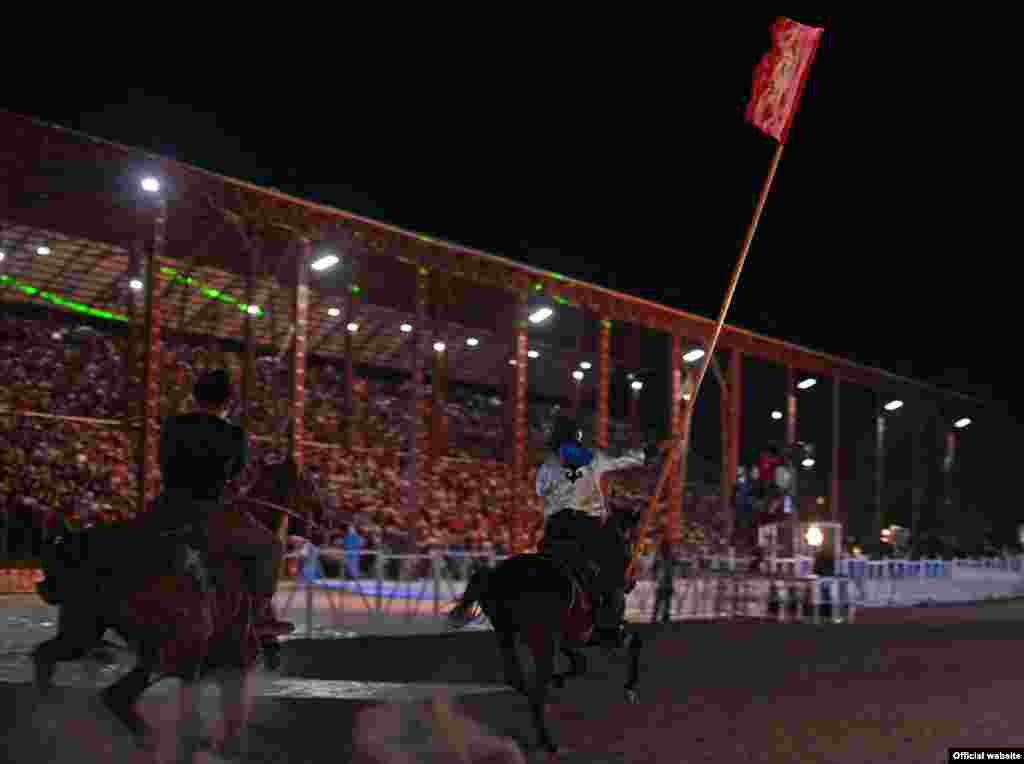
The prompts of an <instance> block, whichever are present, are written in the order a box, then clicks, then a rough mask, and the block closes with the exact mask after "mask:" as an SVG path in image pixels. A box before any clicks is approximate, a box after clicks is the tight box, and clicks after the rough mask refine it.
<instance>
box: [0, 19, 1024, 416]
mask: <svg viewBox="0 0 1024 764" xmlns="http://www.w3.org/2000/svg"><path fill="white" fill-rule="evenodd" d="M736 7H739V6H736ZM783 12H789V13H793V14H795V15H793V18H795V19H796V20H798V21H801V22H803V23H808V24H814V25H819V26H824V27H825V28H826V32H825V36H824V38H823V42H822V46H821V48H820V50H819V52H818V56H817V59H816V61H815V65H814V68H813V70H812V72H811V76H810V79H809V81H808V83H807V88H806V91H805V93H804V97H803V101H802V104H801V110H800V113H799V114H798V116H797V119H796V122H795V125H794V127H793V130H792V132H791V135H790V141H789V143H788V145H787V147H786V151H785V154H784V157H783V160H782V164H781V167H780V170H779V174H778V177H777V180H776V183H775V187H774V190H773V192H772V194H771V196H770V197H769V200H768V204H767V208H766V211H765V215H764V217H763V219H762V223H761V226H760V228H759V230H758V234H757V237H756V239H755V241H754V245H753V249H752V251H751V254H750V258H749V260H748V264H747V267H746V270H745V272H744V275H743V278H742V280H741V282H740V286H739V289H738V291H737V295H736V300H735V302H734V304H733V309H732V311H731V313H730V314H729V319H728V320H729V322H730V323H733V324H736V325H738V326H742V327H745V328H749V329H752V330H755V331H758V332H762V333H765V334H768V335H770V336H774V337H780V338H785V339H788V340H791V341H793V342H796V343H799V344H802V345H805V346H808V347H811V348H816V349H821V350H824V351H826V352H829V353H833V354H836V355H841V356H845V357H850V358H854V359H856V360H859V361H861V362H864V363H868V364H871V365H877V366H881V367H882V368H885V369H888V370H890V371H893V372H895V373H898V374H901V375H905V376H910V377H915V378H923V379H927V380H930V381H932V382H934V383H936V384H939V385H941V386H943V387H951V388H954V389H958V390H961V391H964V392H968V393H973V394H976V395H979V396H982V397H985V398H992V399H995V400H997V401H1004V402H1005V405H1006V406H1008V407H1009V411H1011V412H1014V413H1016V412H1019V410H1020V400H1019V396H1018V395H1017V392H1016V390H1017V384H1016V379H1015V375H1013V374H1011V372H1010V368H1009V367H1010V364H1011V363H1012V361H1011V360H1010V358H1012V357H1013V356H1014V355H1015V350H1016V348H1014V347H1013V345H1012V344H1011V345H1009V347H1008V348H1007V349H1006V350H1003V349H1002V348H1001V346H1000V345H1001V343H1002V342H1003V339H1004V336H1005V335H1006V334H1007V332H1006V330H1005V329H1004V327H1005V326H1006V325H1007V324H1009V323H1010V321H1011V320H1012V319H1011V318H1010V316H1009V311H1010V306H1011V305H1013V304H1014V300H1015V298H1016V297H1017V294H1016V292H1017V291H1018V290H1017V289H1016V284H1015V283H1014V279H1012V278H1010V276H1009V273H1010V272H1009V270H1008V267H1009V266H1010V265H1011V263H1012V262H1013V260H1014V259H1015V253H1016V250H1017V248H1018V247H1019V245H1018V244H1017V243H1016V241H1011V235H1012V234H1013V233H1014V232H1015V228H1016V226H1015V223H1016V221H1017V219H1018V217H1019V214H1020V213H1019V211H1018V210H1017V209H1016V203H1017V198H1016V197H1017V195H1016V194H1015V193H1014V190H1015V188H1016V187H1017V186H1018V185H1019V165H1020V161H1019V155H1018V152H1016V149H1017V147H1018V146H1019V138H1018V136H1017V133H1018V132H1019V129H1020V127H1019V119H1017V118H1012V119H1011V116H1010V114H1011V110H1012V108H1013V104H1015V103H1016V101H1017V100H1018V99H1017V98H1016V97H1015V95H1013V94H1014V93H1016V92H1017V90H1018V89H1019V83H1018V82H1017V81H1016V78H1015V75H1013V74H1012V72H1015V71H1019V62H1017V61H1015V60H1013V59H1011V57H1010V56H1011V54H1010V51H1011V50H1012V48H1011V47H1009V46H1008V45H1007V40H1005V39H1003V36H1005V35H1008V34H1009V32H1006V33H1003V32H1002V31H1001V30H1000V24H999V21H998V20H997V19H983V18H970V17H966V16H964V15H962V14H957V15H952V14H951V15H948V16H935V15H931V16H918V17H910V16H908V17H905V18H901V17H891V16H886V17H884V18H883V17H877V16H873V15H870V14H869V13H867V12H864V13H861V14H860V15H859V16H857V17H856V18H846V17H842V18H840V17H824V16H820V15H819V16H813V15H799V14H796V12H795V11H792V10H789V9H784V10H783ZM588 13H590V11H588ZM774 15H775V14H774V13H764V14H762V13H751V12H745V11H744V12H741V11H738V10H737V11H734V12H733V13H731V14H726V15H722V16H718V17H715V16H711V15H707V16H701V15H693V14H687V15H686V16H678V17H677V16H675V15H668V14H666V15H665V16H664V17H657V16H651V15H645V16H642V17H641V16H630V17H628V18H624V17H621V16H612V15H607V16H598V15H590V16H587V17H586V18H583V17H577V18H569V19H554V18H549V17H542V16H538V17H536V18H530V19H527V18H519V19H511V20H510V19H503V18H500V17H495V18H494V19H490V18H484V17H481V18H474V19H463V23H464V24H469V25H478V26H477V27H476V28H474V27H473V26H466V27H465V28H462V27H460V28H459V29H458V30H457V31H456V30H455V28H453V30H452V32H451V33H450V36H448V35H446V36H444V37H443V38H442V37H437V36H432V35H429V34H426V33H424V34H423V35H422V37H420V38H417V39H413V40H408V39H407V35H404V34H401V33H397V32H396V33H391V32H386V31H385V29H384V28H380V29H376V30H374V31H372V33H371V32H369V31H368V30H366V34H363V31H361V30H360V29H359V28H358V26H357V27H356V28H354V29H350V28H346V29H339V30H334V31H331V32H330V33H329V34H328V36H327V37H326V39H325V40H324V41H323V42H321V41H319V40H314V39H312V38H310V39H306V38H302V39H300V38H293V39H294V42H292V43H284V42H282V43H276V42H275V43H274V44H270V43H268V42H266V41H265V40H259V39H253V38H249V37H247V36H246V35H244V34H243V35H240V36H239V39H238V40H237V41H233V42H230V43H224V44H225V45H226V46H228V47H226V48H224V49H222V50H221V49H218V50H217V52H216V53H214V54H211V57H210V59H209V61H205V60H204V59H203V60H201V58H202V57H201V56H200V55H199V54H198V53H193V52H192V51H188V50H182V49H181V48H180V47H179V48H177V49H176V52H175V53H174V54H173V56H172V55H171V54H170V53H169V52H168V53H166V54H161V53H159V51H156V52H154V53H153V55H151V56H150V59H151V60H150V61H149V62H146V61H145V57H138V56H136V55H135V53H132V51H130V50H126V53H125V60H126V61H127V62H134V63H132V65H131V66H128V67H127V68H137V69H138V70H139V71H136V72H134V74H136V75H144V76H145V78H146V79H147V80H148V81H150V82H151V84H149V85H147V87H146V88H145V89H139V88H134V89H126V88H123V87H118V86H116V85H115V84H113V82H112V81H111V79H110V77H109V72H110V71H112V70H111V69H106V70H104V71H105V72H106V74H105V75H104V76H103V77H94V76H92V75H91V74H86V73H84V70H83V73H82V74H81V75H79V76H78V77H77V79H76V76H75V75H73V74H68V73H67V72H63V73H62V78H61V81H60V82H59V83H57V82H54V83H51V84H50V85H48V86H47V87H39V86H38V83H37V82H34V81H31V80H29V81H24V82H23V83H22V85H21V86H20V87H18V86H15V87H14V88H9V87H8V86H7V84H6V83H5V92H4V101H5V103H4V105H5V106H6V107H7V108H10V109H12V110H14V111H17V112H21V113H26V114H31V115H33V116H38V117H40V118H43V119H46V120H49V121H53V122H57V123H59V124H63V125H66V126H68V127H72V128H75V129H79V130H82V131H85V132H88V133H91V134H95V135H99V136H103V137H106V138H110V139H113V140H116V141H119V142H122V143H126V144H129V145H133V146H139V147H142V148H146V149H149V150H152V151H155V152H157V153H160V154H163V155H167V156H171V157H174V158H176V159H180V160H183V161H186V162H189V163H193V164H196V165H199V166H201V167H204V168H207V169H211V170H215V171H218V172H221V173H224V174H226V175H230V176H234V177H238V178H243V179H246V180H250V181H253V182H256V183H259V184H263V185H268V186H273V187H276V188H279V189H281V190H283V191H286V192H289V193H293V194H296V195H299V196H302V197H305V198H309V199H313V200H316V201H322V202H325V203H329V204H332V205H336V206H338V207H341V208H343V209H347V210H350V211H353V212H358V213H361V214H364V215H368V216H371V217H374V218H377V219H381V220H385V221H388V222H392V223H396V224H399V225H402V226H406V227H409V228H412V229H414V230H417V231H421V232H424V233H429V234H433V235H436V236H440V237H442V238H446V239H449V240H452V241H457V242H461V243H464V244H468V245H472V246H476V247H479V248H481V249H484V250H487V251H491V252H494V253H496V254H501V255H505V256H508V257H512V258H515V259H519V260H522V261H525V262H528V263H530V264H532V265H536V266H539V267H542V268H547V269H551V270H555V271H558V272H561V273H564V274H566V275H570V276H575V277H579V278H582V279H586V280H589V281H593V282H596V283H598V284H602V285H606V286H609V287H612V288H614V289H618V290H621V291H624V292H627V293H631V294H635V295H638V296H641V297H645V298H649V299H653V300H656V301H659V302H663V303H666V304H668V305H671V306H674V307H678V308H682V309H684V310H688V311H691V312H695V313H698V314H702V315H705V316H711V317H713V316H715V315H716V314H717V312H718V309H719V306H720V303H721V300H722V297H723V295H724V292H725V288H726V285H727V283H728V278H729V276H730V274H731V272H732V269H733V267H734V264H735V261H736V258H737V255H738V252H739V246H740V242H741V240H742V238H743V235H744V232H745V228H746V226H747V224H748V223H749V220H750V218H751V215H752V212H753V208H754V204H755V201H756V196H757V192H758V189H759V187H760V184H761V182H762V180H763V178H764V176H765V174H766V172H767V170H768V166H769V163H770V160H771V156H772V152H773V150H774V142H773V141H772V139H770V138H768V137H767V136H765V135H763V134H761V133H760V132H759V131H758V130H756V129H755V128H753V127H751V126H750V125H748V124H746V123H745V121H744V118H743V113H744V108H745V105H746V102H747V99H748V98H749V94H750V82H751V72H752V69H753V67H754V65H755V64H756V63H757V61H758V60H759V59H760V57H761V56H762V55H763V53H764V51H765V50H766V49H767V46H768V43H769V36H768V30H769V26H770V24H771V21H772V19H773V18H774ZM210 35H212V32H211V33H209V35H202V36H201V37H202V38H203V39H202V40H200V41H199V43H197V44H198V45H202V44H203V43H206V42H207V41H209V42H210V43H213V42H215V40H214V39H213V37H211V36H210ZM282 36H283V34H282ZM179 42H180V41H179ZM218 44H219V42H218ZM129 47H130V46H129ZM170 58H173V59H174V60H173V61H172V60H167V59H170ZM83 66H85V64H83ZM120 68H122V69H124V68H126V67H125V66H124V65H122V66H121V67H120ZM190 69H191V70H192V71H193V72H194V75H193V76H186V74H185V72H186V71H188V70H190ZM164 71H166V72H167V73H173V74H174V76H173V77H168V78H167V79H162V78H161V77H160V76H159V75H160V74H163V73H164ZM169 83H177V84H169ZM12 84H13V83H12ZM1011 131H1012V135H1011ZM1011 205H1012V207H1011ZM1014 238H1016V237H1014ZM998 408H999V409H1001V410H1003V411H1006V409H1003V408H1002V405H1000V406H999V407H998ZM822 413H824V412H822Z"/></svg>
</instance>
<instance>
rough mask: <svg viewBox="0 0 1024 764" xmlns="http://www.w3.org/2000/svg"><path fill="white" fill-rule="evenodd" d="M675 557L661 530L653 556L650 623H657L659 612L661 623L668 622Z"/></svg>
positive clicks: (673, 582) (672, 593) (673, 591)
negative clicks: (652, 601)
mask: <svg viewBox="0 0 1024 764" xmlns="http://www.w3.org/2000/svg"><path fill="white" fill-rule="evenodd" d="M675 569H676V558H675V554H674V552H673V551H672V544H671V543H670V542H669V540H668V536H667V535H665V533H664V532H662V536H661V543H660V544H659V545H658V551H657V553H656V554H655V557H654V579H655V587H654V611H653V612H652V613H651V623H657V621H658V620H659V614H660V616H661V622H662V623H668V621H669V616H670V614H671V610H672V596H673V595H674V594H675Z"/></svg>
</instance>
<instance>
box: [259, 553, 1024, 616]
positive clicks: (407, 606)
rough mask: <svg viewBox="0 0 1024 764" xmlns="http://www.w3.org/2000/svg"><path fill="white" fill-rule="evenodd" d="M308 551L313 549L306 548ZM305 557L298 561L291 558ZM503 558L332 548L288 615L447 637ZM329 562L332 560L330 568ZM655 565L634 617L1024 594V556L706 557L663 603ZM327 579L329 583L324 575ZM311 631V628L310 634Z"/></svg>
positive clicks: (287, 589)
mask: <svg viewBox="0 0 1024 764" xmlns="http://www.w3.org/2000/svg"><path fill="white" fill-rule="evenodd" d="M307 551H308V549H307ZM292 556H299V555H292ZM502 559H505V558H504V557H497V556H495V555H493V554H492V555H485V554H474V553H437V552H435V553H433V554H378V553H376V552H357V553H351V552H345V551H342V550H341V549H338V548H324V549H322V550H317V553H316V554H315V555H314V556H312V557H308V558H300V568H299V572H298V574H297V575H296V576H295V578H294V580H293V582H291V583H290V584H287V585H285V586H283V587H282V590H281V592H279V594H278V599H277V600H276V604H277V606H278V609H279V611H280V613H281V615H282V616H283V617H285V618H289V619H291V620H293V621H294V622H296V623H297V624H299V625H300V631H301V632H303V633H305V634H307V635H314V634H317V633H321V634H325V635H330V634H338V633H346V634H351V633H413V632H423V631H431V630H439V629H440V628H441V627H442V622H443V616H444V614H445V613H447V611H448V610H449V609H450V608H451V607H452V605H453V604H454V603H455V601H456V600H457V599H458V598H459V597H460V596H461V595H462V593H463V592H464V591H465V587H466V582H467V580H468V578H469V576H470V575H471V574H472V572H473V571H474V570H475V569H476V568H477V567H480V566H487V567H493V566H494V565H496V564H497V563H498V562H499V561H501V560H502ZM324 561H330V563H331V564H330V566H329V568H330V569H329V570H325V569H324ZM653 562H654V561H653V559H652V558H650V557H646V558H641V563H642V565H641V576H640V580H639V582H638V584H637V586H636V588H635V589H634V590H633V591H632V592H631V593H630V594H629V596H628V597H627V610H626V613H627V619H628V620H631V621H641V620H642V621H646V620H650V619H652V616H653V614H654V609H655V605H656V604H660V605H661V610H662V612H660V613H659V615H660V616H664V612H663V611H664V609H665V607H666V606H667V609H668V618H670V619H672V620H681V619H713V618H715V619H722V618H755V619H770V620H778V621H802V622H811V623H818V622H849V621H852V620H853V619H854V618H855V614H856V609H857V608H858V607H877V606H887V605H912V604H919V603H924V602H933V603H942V602H972V601H978V600H986V599H993V598H1000V597H1012V596H1021V595H1024V575H1022V565H1021V559H1020V558H1006V559H995V560H863V559H855V558H851V559H843V560H840V562H839V564H838V566H837V567H838V573H839V575H838V576H829V577H825V576H821V577H819V576H814V575H813V574H812V572H811V571H812V569H813V560H812V559H810V558H795V559H766V560H763V561H762V564H761V567H760V570H758V571H752V570H751V569H750V568H751V561H750V560H748V559H743V558H737V557H735V556H729V557H724V556H723V557H704V558H694V559H683V560H679V561H677V563H676V565H675V566H674V571H673V576H672V588H671V590H668V589H665V588H664V587H663V590H662V593H661V598H662V602H661V603H659V602H658V599H659V592H658V585H657V582H656V581H655V580H654V572H655V571H654V565H653ZM325 574H326V575H325ZM302 627H304V628H302Z"/></svg>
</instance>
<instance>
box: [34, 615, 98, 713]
mask: <svg viewBox="0 0 1024 764" xmlns="http://www.w3.org/2000/svg"><path fill="white" fill-rule="evenodd" d="M104 631H106V628H105V626H104V624H103V621H102V619H100V618H97V617H96V616H95V615H94V614H92V613H89V612H87V611H85V610H84V609H82V608H71V609H68V608H67V607H66V606H62V607H61V608H60V615H59V617H58V627H57V636H56V637H54V638H53V639H48V640H46V641H45V642H43V643H42V644H40V645H39V646H37V647H36V649H35V650H33V652H32V661H33V663H34V666H35V684H36V688H37V689H38V690H39V692H40V693H41V694H43V695H45V694H47V693H48V692H49V691H50V690H51V689H52V688H53V674H54V672H55V671H56V669H57V664H58V663H60V662H62V661H77V660H81V659H82V658H84V657H85V656H86V655H87V654H88V652H89V650H90V649H91V648H92V647H94V646H95V645H96V643H97V642H99V641H100V640H101V639H102V638H103V632H104Z"/></svg>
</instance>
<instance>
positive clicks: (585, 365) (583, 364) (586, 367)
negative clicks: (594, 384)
mask: <svg viewBox="0 0 1024 764" xmlns="http://www.w3.org/2000/svg"><path fill="white" fill-rule="evenodd" d="M580 368H581V369H583V371H590V368H591V363H590V361H580Z"/></svg>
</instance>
